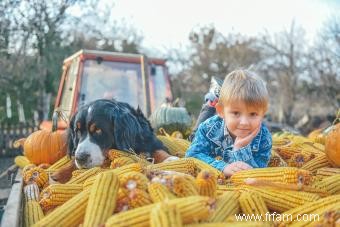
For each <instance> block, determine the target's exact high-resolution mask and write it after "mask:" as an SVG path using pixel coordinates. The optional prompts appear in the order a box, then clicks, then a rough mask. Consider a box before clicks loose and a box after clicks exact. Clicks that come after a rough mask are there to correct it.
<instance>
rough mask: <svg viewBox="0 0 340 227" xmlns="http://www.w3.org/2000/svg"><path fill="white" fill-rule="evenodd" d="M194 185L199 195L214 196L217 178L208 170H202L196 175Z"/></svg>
mask: <svg viewBox="0 0 340 227" xmlns="http://www.w3.org/2000/svg"><path fill="white" fill-rule="evenodd" d="M196 185H197V189H198V193H199V194H200V195H203V196H209V197H212V198H215V197H216V188H217V178H216V176H215V174H214V173H213V172H211V171H210V170H202V171H201V172H200V173H199V174H198V175H197V177H196Z"/></svg>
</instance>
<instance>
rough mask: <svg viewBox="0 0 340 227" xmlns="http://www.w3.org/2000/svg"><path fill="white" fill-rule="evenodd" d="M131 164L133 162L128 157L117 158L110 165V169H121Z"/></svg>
mask: <svg viewBox="0 0 340 227" xmlns="http://www.w3.org/2000/svg"><path fill="white" fill-rule="evenodd" d="M131 163H135V161H134V160H133V159H132V158H130V157H119V158H115V159H114V160H113V161H112V162H111V165H110V168H111V169H115V168H118V167H122V166H125V165H128V164H131Z"/></svg>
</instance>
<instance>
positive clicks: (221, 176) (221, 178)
mask: <svg viewBox="0 0 340 227" xmlns="http://www.w3.org/2000/svg"><path fill="white" fill-rule="evenodd" d="M188 159H189V160H192V161H193V162H194V163H195V167H196V172H197V173H199V172H200V171H202V170H203V169H206V170H209V171H211V172H213V173H214V174H215V176H216V177H217V183H218V184H224V182H225V176H224V174H223V173H222V172H221V171H219V170H218V169H216V168H214V167H212V166H211V165H209V164H208V163H206V162H203V161H201V160H199V159H197V158H188Z"/></svg>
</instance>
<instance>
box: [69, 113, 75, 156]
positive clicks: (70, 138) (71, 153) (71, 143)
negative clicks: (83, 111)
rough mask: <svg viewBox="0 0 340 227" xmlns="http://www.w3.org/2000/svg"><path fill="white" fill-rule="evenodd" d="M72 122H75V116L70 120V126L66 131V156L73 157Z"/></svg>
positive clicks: (73, 138) (73, 133) (73, 135)
mask: <svg viewBox="0 0 340 227" xmlns="http://www.w3.org/2000/svg"><path fill="white" fill-rule="evenodd" d="M74 121H75V115H73V117H72V118H71V121H70V125H69V127H68V129H67V154H68V156H70V157H71V156H73V155H74V150H75V146H76V145H75V144H74V142H75V137H76V135H75V132H74Z"/></svg>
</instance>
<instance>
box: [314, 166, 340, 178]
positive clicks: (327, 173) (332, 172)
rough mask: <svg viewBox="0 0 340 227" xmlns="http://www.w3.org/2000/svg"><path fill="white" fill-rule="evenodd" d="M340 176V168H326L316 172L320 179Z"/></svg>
mask: <svg viewBox="0 0 340 227" xmlns="http://www.w3.org/2000/svg"><path fill="white" fill-rule="evenodd" d="M337 174H340V168H328V167H324V168H321V169H317V170H316V176H320V177H330V176H333V175H337Z"/></svg>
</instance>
